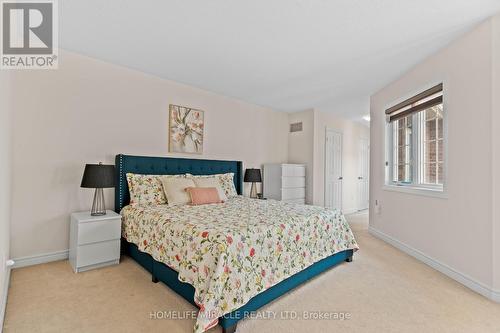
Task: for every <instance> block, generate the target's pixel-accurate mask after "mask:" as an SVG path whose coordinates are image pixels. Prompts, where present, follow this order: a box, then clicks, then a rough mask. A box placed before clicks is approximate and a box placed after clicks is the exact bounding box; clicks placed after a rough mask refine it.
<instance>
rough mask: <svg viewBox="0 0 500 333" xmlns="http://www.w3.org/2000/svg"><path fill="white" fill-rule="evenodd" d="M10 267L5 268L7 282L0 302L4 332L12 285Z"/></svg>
mask: <svg viewBox="0 0 500 333" xmlns="http://www.w3.org/2000/svg"><path fill="white" fill-rule="evenodd" d="M10 270H11V269H10V267H7V269H6V270H5V284H4V288H3V294H2V296H1V297H2V298H1V303H0V333H2V332H3V323H4V319H5V309H6V307H7V296H8V294H9V285H10Z"/></svg>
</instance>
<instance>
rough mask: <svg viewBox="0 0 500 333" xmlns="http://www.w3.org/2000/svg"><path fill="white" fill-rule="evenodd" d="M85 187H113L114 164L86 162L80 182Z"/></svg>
mask: <svg viewBox="0 0 500 333" xmlns="http://www.w3.org/2000/svg"><path fill="white" fill-rule="evenodd" d="M80 187H85V188H107V187H115V166H114V165H104V164H87V165H85V171H84V172H83V178H82V184H81V185H80Z"/></svg>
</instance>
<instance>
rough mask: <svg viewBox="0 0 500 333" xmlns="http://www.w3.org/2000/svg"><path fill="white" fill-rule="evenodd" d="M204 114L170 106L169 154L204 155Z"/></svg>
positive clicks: (190, 109)
mask: <svg viewBox="0 0 500 333" xmlns="http://www.w3.org/2000/svg"><path fill="white" fill-rule="evenodd" d="M204 125H205V124H204V112H203V111H202V110H197V109H192V108H188V107H185V106H179V105H173V104H170V106H169V149H168V150H169V152H172V153H191V154H201V153H203V128H204Z"/></svg>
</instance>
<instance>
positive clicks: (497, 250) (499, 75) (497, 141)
mask: <svg viewBox="0 0 500 333" xmlns="http://www.w3.org/2000/svg"><path fill="white" fill-rule="evenodd" d="M492 26H493V36H492V38H493V57H492V59H493V80H492V82H493V87H492V91H493V96H492V97H493V105H492V107H493V110H492V121H491V125H492V127H491V133H492V145H493V149H492V152H493V160H492V162H493V163H492V170H493V174H492V183H493V198H492V221H493V232H492V236H493V288H494V290H496V291H497V293H498V294H499V295H498V296H499V298H500V174H499V170H500V15H497V16H495V17H494V18H493V19H492Z"/></svg>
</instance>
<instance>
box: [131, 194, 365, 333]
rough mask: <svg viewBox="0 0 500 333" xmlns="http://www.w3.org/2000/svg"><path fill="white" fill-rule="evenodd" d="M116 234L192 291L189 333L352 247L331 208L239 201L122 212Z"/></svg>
mask: <svg viewBox="0 0 500 333" xmlns="http://www.w3.org/2000/svg"><path fill="white" fill-rule="evenodd" d="M121 214H122V216H123V230H122V234H123V237H124V238H125V239H127V241H129V242H132V243H135V244H137V245H138V247H139V250H141V251H143V252H146V253H148V254H150V255H151V256H152V257H153V258H154V259H155V260H157V261H160V262H163V263H165V264H166V265H168V266H169V267H171V268H172V269H174V270H176V271H177V272H179V280H180V281H182V282H187V283H189V284H191V285H193V286H194V288H195V290H196V292H195V296H194V297H195V302H196V303H197V304H198V306H199V307H200V311H199V314H198V318H197V321H196V325H195V329H194V330H195V332H196V333H199V332H204V331H206V330H208V329H210V328H211V327H213V326H215V325H217V318H218V317H221V316H222V315H224V314H227V313H230V312H231V311H233V310H236V309H238V308H240V307H241V306H243V305H244V304H246V303H247V302H248V301H249V300H250V299H251V298H252V297H254V296H256V295H257V294H259V293H260V292H262V291H264V290H266V289H267V288H269V287H271V286H273V285H275V284H277V283H279V282H281V281H282V280H284V279H286V278H288V277H290V276H292V275H293V274H295V273H297V272H299V271H301V270H303V269H305V268H307V267H308V266H310V265H312V264H314V263H315V262H317V261H319V260H321V259H324V258H326V257H328V256H330V255H333V254H335V253H337V252H341V251H344V250H348V249H354V250H357V249H358V245H357V243H356V240H355V239H354V235H353V234H352V231H351V229H350V227H349V225H348V224H347V222H346V220H345V218H344V216H343V215H342V214H341V213H340V212H338V211H335V210H330V209H325V208H322V207H316V206H308V205H297V204H290V203H284V202H281V201H275V200H256V199H250V198H245V197H242V196H238V197H234V198H231V199H229V200H228V201H227V202H226V203H223V204H211V205H202V206H190V205H184V206H176V207H172V206H168V205H159V206H149V207H145V206H127V207H125V208H123V210H122V212H121Z"/></svg>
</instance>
